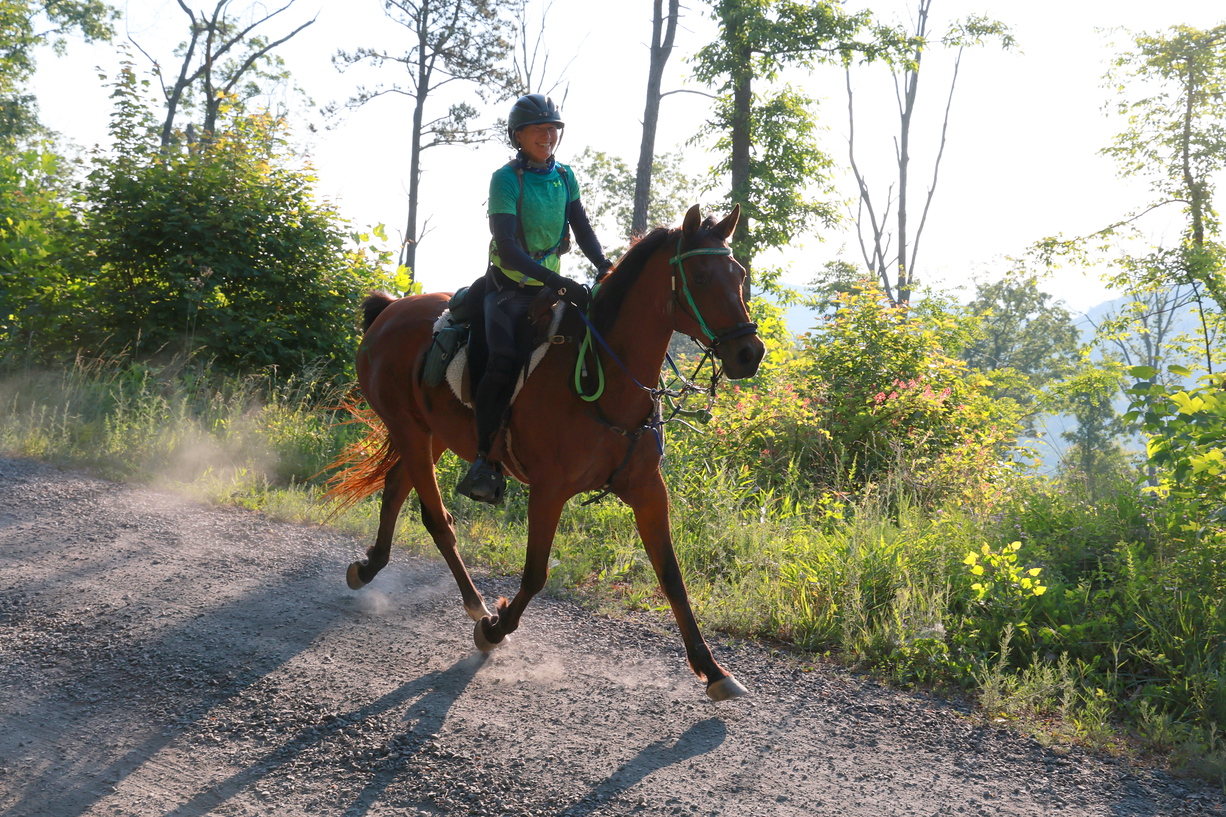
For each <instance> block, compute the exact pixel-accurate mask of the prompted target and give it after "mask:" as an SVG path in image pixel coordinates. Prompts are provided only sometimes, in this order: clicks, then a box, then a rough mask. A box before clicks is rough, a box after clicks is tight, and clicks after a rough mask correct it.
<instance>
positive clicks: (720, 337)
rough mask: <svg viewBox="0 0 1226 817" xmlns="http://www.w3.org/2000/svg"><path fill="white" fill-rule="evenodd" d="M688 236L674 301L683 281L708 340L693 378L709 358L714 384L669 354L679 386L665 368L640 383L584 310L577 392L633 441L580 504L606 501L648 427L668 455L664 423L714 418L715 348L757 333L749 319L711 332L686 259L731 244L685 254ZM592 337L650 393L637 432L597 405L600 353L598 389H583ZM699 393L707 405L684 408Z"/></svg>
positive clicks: (600, 383) (599, 372)
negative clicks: (655, 378)
mask: <svg viewBox="0 0 1226 817" xmlns="http://www.w3.org/2000/svg"><path fill="white" fill-rule="evenodd" d="M683 239H684V236H681V237H678V239H677V254H676V255H674V256H673V257H672V258H670V259H669V261H668V263H669V266H670V267H673V266H675V268H676V271H675V272H674V273H673V279H672V287H671V289H672V296H673V299H674V300H675V301H676V302H677V303H678V304H679V305H680V303H681V301H680V297H679V296H678V294H677V290H678V286H677V284H678V281H680V290H681V293H682V294H683V295H684V296H685V300H686V302H687V303H688V304H689V307H690V308H689V314H690V316H691V317H692V318H694V320H695V321H696V322H697V324H698V326H699V328H700V329H701V330H702V332H703V334H704V335H705V336H706V338H707V345H705V346H703V345H702V344H699V345H700V346H702V348H703V355H702V358H701V359H700V360H699V361H698V365H697V367H695V369H694V377H697V376H698V373H699V372H700V371H702V367H703V366H704V365H705V364H706V361H707V360H708V359H710V360H711V367H712V373H711V385H710V386H709V387H705V388H704V387H702V386H699V385H697V384H695V383H694V382H693V381H692V380H690V379H689V378H686V377H685V376H684V375H683V374H681V372H680V371H679V370H678V369H677V365H676V364H675V363H674V362H673V358H672V355H670V354H669V353H667V352H665V355H664V358H665V360H666V361H667V362H668V365H669V367H670V368H672V370H673V373H674V374H675V375H676V376H677V379H678V380H680V381H681V385H680V387H679V388H678V389H672V388H668V387H667V386H665V385H664V377H663V371H661V375H660V385H659V386H658V387H656V388H649V387H647V386H644V385H643V384H642V383H640V382H639V381H638V378H636V377H635V376H634V375H633V374H631V372H630V370H629V369H628V368H626V364H625V363H623V362H622V360H621V358H619V357H618V356H617V354H616V353H615V352H614V351H613V349H612V348H610V346H609V344H608V342H607V341H605V339H604V337H603V336H602V335H601V334H600V332H599V330H597V329H596V327H595V326H594V325H593V324H592V322H591V321H590V320H588V317H587V315H585V314H583V313H582V312H580V313H579V317H581V318H582V319H583V323H584V324H585V325H586V326H587V332H586V333H585V334H584V338H583V342H582V343H581V344H580V346H579V355H578V357H577V359H576V361H575V375H574V382H575V391H576V393H577V394H578V395H579V397H580V398H581V399H583V400H585V401H587V402H589V403H593V404H595V405H594V408H595V409H596V412H597V413H596V417H595V419H596V420H598V421H599V422H600V423H602V424H603V425H605V426H606V427H608V428H609V429H610V430H612V431H614V432H615V433H617V434H620V435H622V436H623V437H626V438H627V439H628V440H629V441H630V445H629V447H628V450H627V451H626V456H625V457H624V458H623V459H622V462H621V464H620V465H619V466H618V467H617V468H616V469H615V470H614V471H613V473H612V475H610V476H609V479H608V480H607V481H606V482H605V484H604V486H603V487H602V488H601V490H600V492H599V493H598V494H596V495H595V496H593V497H590V498H588V499H586V500H584V501H583V502H582V503H581V504H582V505H591V504H593V503H594V502H598V501H600V500H601V499H604V498H605V497H606V496H608V495H609V493H611V492H612V490H613V487H612V486H613V481H614V480H615V479H616V478H617V476H618V475H619V474H620V473H621V472H622V471H623V470H624V469H625V467H626V466H627V465H628V464H629V463H630V456H631V455H632V454H633V453H634V448H635V446H636V445H637V444H638V441H639V439H640V438H641V437H642V436H643V434H644V433H645V432H646V431H647V430H649V429H650V430H651V431H652V432H653V433H654V434H655V436H656V446H657V448H658V449H659V452H660V454H661V456H662V455H663V454H664V433H663V428H664V426H665V424H667V423H670V422H674V421H675V422H679V423H682V424H683V425H686V426H688V427H690V428H693V426H691V425H690V424H689V423H687V422H685V421H684V420H681V419H679V416H692V417H695V418H696V419H698V420H699V422H704V423H705V422H706V421H707V420H709V419H710V417H711V405H712V404H713V403H714V401H715V390H716V386H717V385H718V383H719V379H720V377H721V376H722V375H723V369H722V367H720V366H719V365H718V364H717V363H716V362H715V361H716V358H715V356H714V355H715V351H716V348H717V347H718V346H719V344H720V343H722V342H724V341H727V340H732V339H733V338H739V337H743V336H744V335H748V334H752V333H753V332H756V331H757V329H758V325H757V324H756V323H752V322H749V323H738V324H736V325H735V326H732V327H730V328H729V329H727V330H725V331H723V332H721V333H719V334H716V333H714V332H712V331H711V329H710V327H708V326H707V322H706V320H704V319H703V317H702V312H701V310H699V308H698V304H697V303H696V302H695V301H694V296H693V294H692V293H691V292H690V285H689V280H688V279H687V278H686V275H685V266H684V261H685V260H686V259H687V258H692V257H694V256H698V255H722V256H731V255H732V249H731V248H730V247H700V248H697V249H693V250H689V251H687V252H684V253H683V252H682V251H681V242H682V240H683ZM597 287H599V285H597ZM594 294H595V293H594V292H593V295H594ZM576 311H578V310H576ZM593 338H595V341H596V343H599V344H600V346H601V347H602V348H603V349H604V350H605V352H607V353H608V355H609V357H610V358H612V359H613V362H614V363H616V364H617V365H618V367H620V368H621V370H622V371H623V372H625V373H626V376H627V377H629V378H630V382H632V383H634V385H636V386H638V387H639V389H641V390H642V391H645V392H647V394H648V395H650V396H651V413H650V414H649V415H648V417H647V421H646V422H645V423H643V425H642V426H640V427H639V429H638V430H637V431H634V432H631V431H627V430H626V429H623V428H621V427H619V426H617V425H615V424H614V423H613V422H612V421H611V420H609V419H608V417H606V416H605V413H604V412H603V411H602V410H601V409H600V406H599V404H598V403H597V401H598V400H599V399H600V397H601V395H603V394H604V386H605V379H604V367H603V366H602V365H601V362H600V355H599V354H597V355H595V359H596V378H597V386H596V390H595V391H594V392H592V393H591V394H588V393H585V392H584V390H583V385H582V374H583V371H584V360H585V358H586V357H587V355H588V351H589V350H594V345H593V342H592V339H593ZM696 393H705V394H706V395H707V406H706V408H705V409H699V410H696V411H690V410H686V409H685V408H684V400H685V399H686V398H687V397H688V396H689V395H691V394H696ZM664 399H668V402H669V407H670V408H671V412H670V413H669V416H668V418H667V419H666V418H664V416H663V409H662V402H663V400H664ZM678 400H680V401H681V403H680V404H678V403H677V402H676V401H678Z"/></svg>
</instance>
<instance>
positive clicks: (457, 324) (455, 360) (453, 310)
mask: <svg viewBox="0 0 1226 817" xmlns="http://www.w3.org/2000/svg"><path fill="white" fill-rule="evenodd" d="M479 283H481V281H478V284H479ZM473 286H477V284H474V285H473ZM471 289H472V288H471V287H461V288H460V289H459V290H458V291H457V292H456V293H455V294H454V295H452V296H451V300H450V301H448V302H447V308H446V309H444V310H443V312H442V314H441V315H439V316H438V319H437V320H436V321H435V322H434V340H433V342H432V343H431V344H430V349H429V350H428V351H427V352H426V361H425V365H423V366H422V373H421V378H422V380H423V381H424V382H425V383H426V384H427V385H430V386H438V385H439V384H441V383H442V382H443V381H444V380H446V381H447V384H448V385H449V386H450V387H451V391H452V392H453V393H454V394H455V396H456V398H457V399H459V401H460V402H461V403H463V404H464V405H466V406H468V407H469V408H472V405H473V396H472V395H473V382H472V381H473V378H472V367H471V366H470V365H469V360H468V340H469V335H470V332H471V329H472V324H473V323H474V322H475V321H478V320H481V319H482V318H483V317H484V314H483V313H482V312H481V311H480V304H481V301H482V299H481V298H476V297H469V296H470V295H474V294H476V293H472V292H470V290H471ZM474 305H475V306H474ZM565 309H566V303H565V302H564V301H561V300H559V299H558V298H557V296H555V295H554V294H553V292H551V291H550V290H548V289H545V288H544V287H542V292H541V296H540V297H538V298H537V301H536V303H535V304H533V307H532V311H531V312H530V313H529V315H528V318H529V321H530V323H531V325H532V337H533V341H532V353H531V355H530V356H529V358H528V364H527V365H526V366H524V367H523V369H521V370H520V373H519V377H518V379H517V380H516V382H515V392H514V394H513V395H512V397H511V402H512V404H513V403H514V402H515V397H517V396H518V395H519V390H520V389H521V388H523V385H524V383H525V382H526V381H527V379H528V377H529V375H531V374H532V372H533V371H534V370H535V369H536V367H537V365H538V364H540V362H541V360H542V359H543V358H544V357H545V352H547V351H548V350H549V347H550V346H554V345H557V344H560V343H565V342H566V338H565V337H564V336H562V335H558V334H557V331H558V326H559V325H560V324H561V322H562V315H563V313H564V312H565Z"/></svg>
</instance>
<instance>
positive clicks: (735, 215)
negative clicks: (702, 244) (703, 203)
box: [711, 204, 741, 241]
mask: <svg viewBox="0 0 1226 817" xmlns="http://www.w3.org/2000/svg"><path fill="white" fill-rule="evenodd" d="M740 220H741V205H739V204H736V205H733V207H732V212H731V213H729V214H728V215H727V217H726V218H725V219H724V220H723V221H721V222H720V223H719V224H716V225H715V228H714V229H713V230H711V232H712V233H714V234H715V235H717V236H719V237H720V238H721V239H723V240H724V241H727V240H728V238H729V237H730V236H731V235H732V233H733V231H734V230H736V223H737V222H738V221H740Z"/></svg>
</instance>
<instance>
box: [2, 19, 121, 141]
mask: <svg viewBox="0 0 1226 817" xmlns="http://www.w3.org/2000/svg"><path fill="white" fill-rule="evenodd" d="M118 16H119V12H117V11H116V10H115V9H114V8H112V7H111V6H108V5H107V4H106V3H104V2H102V0H0V140H4V141H8V140H13V139H17V138H19V137H23V136H29V135H32V134H34V133H36V132H37V131H38V130H39V125H38V117H37V113H36V110H35V102H34V97H33V96H32V95H30V94H27V93H25V86H26V83H28V82H29V80H30V77H32V76H33V74H34V67H35V53H36V51H37V49H38V47H39V46H42V45H48V44H50V45H51V47H52V48H53V49H54V50H55V52H56V53H57V54H62V53H64V50H65V48H66V47H67V41H66V37H67V35H68V34H69V33H71V32H79V33H80V34H81V35H82V36H83V37H84V38H85V41H86V42H98V41H108V40H110V39H111V37H113V36H114V34H115V29H114V26H113V21H114V20H115V18H116V17H118Z"/></svg>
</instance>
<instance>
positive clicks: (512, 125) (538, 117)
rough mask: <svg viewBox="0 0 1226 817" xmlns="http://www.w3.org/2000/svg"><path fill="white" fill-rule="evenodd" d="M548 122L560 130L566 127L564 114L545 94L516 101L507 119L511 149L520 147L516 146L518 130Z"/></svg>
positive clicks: (530, 95) (528, 96)
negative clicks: (563, 118) (563, 119)
mask: <svg viewBox="0 0 1226 817" xmlns="http://www.w3.org/2000/svg"><path fill="white" fill-rule="evenodd" d="M547 122H549V123H553V124H554V125H557V126H558V130H561V129H562V128H564V127H566V123H565V122H563V121H562V113H561V111H559V110H558V106H557V105H555V104H553V100H552V99H550V98H549V97H547V96H545V95H544V94H525V95H524V96H521V97H520V98H519V99H517V100H515V104H514V105H512V106H511V115H510V116H508V117H507V139H509V140H510V141H511V147H518V146H517V145H516V144H515V132H516V131H517V130H519V129H520V128H523V127H526V126H528V125H543V124H545V123H547Z"/></svg>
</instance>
